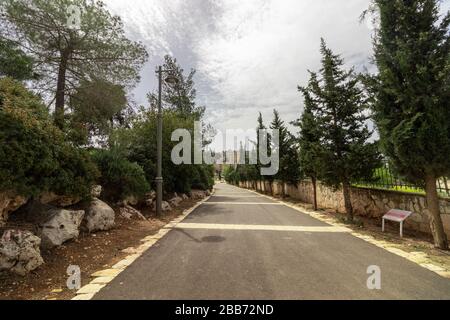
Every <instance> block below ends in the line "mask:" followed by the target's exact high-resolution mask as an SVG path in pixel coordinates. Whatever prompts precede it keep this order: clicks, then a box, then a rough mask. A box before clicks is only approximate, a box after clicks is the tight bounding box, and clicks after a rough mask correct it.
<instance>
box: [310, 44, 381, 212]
mask: <svg viewBox="0 0 450 320" xmlns="http://www.w3.org/2000/svg"><path fill="white" fill-rule="evenodd" d="M321 53H322V68H321V69H320V72H319V75H320V78H319V77H318V75H317V74H315V73H311V80H310V83H309V89H308V90H307V92H308V94H309V97H310V99H311V100H310V101H311V102H312V101H314V103H310V107H311V111H312V113H313V115H314V117H315V120H316V121H317V122H318V125H319V129H320V132H321V156H320V157H319V162H320V164H319V165H320V166H321V167H322V168H323V170H321V172H322V173H321V177H320V178H321V181H322V182H323V183H325V184H326V185H329V186H332V187H334V188H336V189H338V188H340V187H342V189H343V194H344V199H345V209H346V212H347V215H348V218H349V220H353V206H352V203H351V196H350V186H351V183H352V182H354V181H358V180H360V179H370V178H371V177H372V173H373V170H374V169H375V168H377V167H379V165H380V155H379V153H378V147H377V144H376V143H370V142H369V140H370V138H371V137H372V132H371V131H370V130H369V129H368V127H367V124H366V121H367V119H368V117H367V115H366V112H365V111H366V110H367V108H368V103H367V101H366V98H365V95H364V92H363V91H362V89H361V85H360V81H359V78H358V77H357V76H356V75H355V74H354V71H353V69H351V70H349V71H346V70H344V68H343V64H344V61H343V59H342V58H341V57H340V56H339V55H335V54H333V52H332V51H331V50H330V49H329V48H327V46H326V44H325V41H324V40H323V39H322V43H321Z"/></svg>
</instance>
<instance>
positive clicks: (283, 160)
mask: <svg viewBox="0 0 450 320" xmlns="http://www.w3.org/2000/svg"><path fill="white" fill-rule="evenodd" d="M273 116H274V118H273V121H272V123H271V125H270V128H271V129H272V130H279V138H280V140H279V151H278V154H279V157H280V162H279V163H280V167H279V170H278V173H277V174H276V175H275V177H274V178H275V179H277V180H280V181H281V182H282V183H283V188H282V191H283V196H285V194H286V190H285V188H284V185H285V183H290V184H296V183H297V182H298V179H299V177H300V175H299V169H298V153H297V148H296V143H295V139H294V136H293V135H292V134H291V133H290V132H289V130H288V129H287V127H286V125H285V123H284V121H283V120H282V119H281V117H280V113H279V112H278V111H277V110H274V111H273Z"/></svg>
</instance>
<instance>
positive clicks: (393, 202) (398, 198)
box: [241, 181, 450, 237]
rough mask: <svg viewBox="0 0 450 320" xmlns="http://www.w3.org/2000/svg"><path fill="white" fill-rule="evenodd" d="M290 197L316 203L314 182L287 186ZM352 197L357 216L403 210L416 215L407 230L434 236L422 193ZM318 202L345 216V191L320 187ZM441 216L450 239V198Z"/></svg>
mask: <svg viewBox="0 0 450 320" xmlns="http://www.w3.org/2000/svg"><path fill="white" fill-rule="evenodd" d="M241 187H244V188H250V189H252V188H253V184H252V183H242V184H241ZM284 188H285V192H286V195H288V196H289V197H291V198H293V199H297V200H300V201H302V202H305V203H313V188H312V183H311V182H310V181H301V182H299V183H298V185H297V186H295V185H289V184H286V185H285V186H284ZM256 189H257V190H258V191H261V192H264V193H270V183H269V182H262V181H259V182H258V183H256ZM272 190H273V194H274V195H280V194H282V184H281V183H280V182H274V183H273V184H272ZM351 198H352V204H353V208H354V210H355V214H356V215H359V216H364V217H369V218H374V219H381V217H382V216H383V215H384V214H385V213H386V212H387V211H389V210H390V209H401V210H407V211H411V212H413V215H412V216H411V217H410V218H408V219H407V221H406V222H405V228H406V229H410V230H416V231H421V232H425V233H431V230H430V226H429V219H428V209H427V204H426V198H425V196H423V195H420V194H412V193H403V192H396V191H388V190H377V189H366V188H352V190H351ZM317 203H318V205H319V207H321V208H327V209H333V210H336V211H338V212H341V213H345V206H344V197H343V195H342V191H341V190H337V191H335V190H333V189H331V188H329V187H326V186H324V185H321V184H320V183H319V184H318V185H317ZM440 206H441V216H442V220H443V222H444V228H445V231H446V233H447V235H448V236H449V237H450V199H441V201H440Z"/></svg>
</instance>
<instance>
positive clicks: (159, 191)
mask: <svg viewBox="0 0 450 320" xmlns="http://www.w3.org/2000/svg"><path fill="white" fill-rule="evenodd" d="M157 73H158V82H159V84H158V86H159V90H158V129H157V158H158V160H157V169H156V179H155V181H156V216H157V217H161V216H162V201H163V177H162V136H163V132H162V131H163V123H162V121H163V118H162V74H163V70H162V67H161V66H159V68H158V71H157Z"/></svg>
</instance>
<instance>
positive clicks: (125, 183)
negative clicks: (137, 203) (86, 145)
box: [92, 149, 150, 200]
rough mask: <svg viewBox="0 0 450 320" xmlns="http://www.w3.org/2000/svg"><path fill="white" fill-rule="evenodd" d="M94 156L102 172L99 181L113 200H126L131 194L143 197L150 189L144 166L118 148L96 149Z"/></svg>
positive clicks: (106, 194) (105, 192)
mask: <svg viewBox="0 0 450 320" xmlns="http://www.w3.org/2000/svg"><path fill="white" fill-rule="evenodd" d="M92 158H93V160H94V161H95V163H96V164H97V166H98V168H99V170H100V172H101V177H100V179H99V183H100V184H101V185H102V186H103V188H104V195H105V196H106V197H107V198H109V199H112V200H124V199H125V198H127V197H129V196H134V197H137V198H142V197H143V196H144V194H145V193H146V192H148V191H150V185H149V183H148V182H147V180H146V178H145V173H144V170H143V169H142V167H140V166H139V165H138V164H137V163H132V162H130V161H128V160H127V159H126V158H125V157H124V156H123V155H122V154H121V153H120V152H119V151H118V150H116V149H112V150H94V151H93V152H92Z"/></svg>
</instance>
